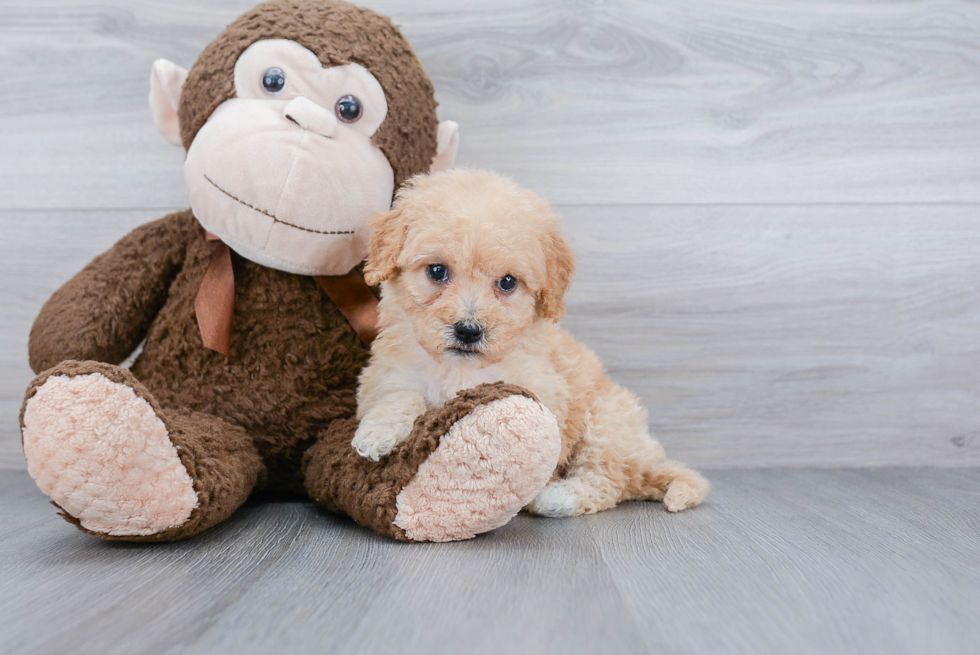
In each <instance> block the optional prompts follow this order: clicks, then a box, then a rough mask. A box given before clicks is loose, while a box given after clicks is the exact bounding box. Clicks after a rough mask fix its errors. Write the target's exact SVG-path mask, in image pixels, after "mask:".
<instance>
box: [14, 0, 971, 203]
mask: <svg viewBox="0 0 980 655" xmlns="http://www.w3.org/2000/svg"><path fill="white" fill-rule="evenodd" d="M252 4H254V2H253V0H234V1H229V0H222V1H220V2H208V3H200V2H196V1H194V0H172V1H160V2H146V1H135V2H134V1H133V0H101V1H99V2H84V3H83V2H72V1H70V0H4V3H3V9H4V21H3V22H2V23H0V67H2V69H3V70H5V71H7V73H8V78H7V83H6V85H5V94H4V99H3V101H2V103H0V117H2V119H3V120H2V121H0V179H2V180H3V181H4V184H3V185H2V186H0V207H4V208H17V209H25V208H26V209H35V208H60V209H91V208H102V207H117V208H118V207H168V206H174V205H185V204H186V191H185V189H184V186H183V182H182V177H181V172H180V162H181V157H182V153H181V152H180V150H179V149H174V148H172V147H170V146H168V145H167V144H166V143H165V142H164V141H163V139H162V138H161V137H160V136H159V135H158V134H156V132H155V129H154V128H153V125H152V123H151V120H150V113H149V110H148V108H147V93H148V77H149V71H150V65H151V63H152V61H153V60H154V59H155V58H157V57H167V58H170V59H172V60H174V61H176V62H177V63H179V64H181V65H184V66H190V65H191V64H192V63H193V62H194V60H195V58H196V57H197V54H198V53H199V52H200V50H201V49H202V48H203V47H204V45H205V44H206V43H207V42H208V41H209V40H211V39H212V38H213V37H214V35H215V34H217V33H218V31H219V30H220V29H221V28H222V27H223V26H224V25H225V24H227V23H228V22H229V21H231V20H232V19H234V18H235V17H236V16H237V15H238V14H239V13H240V12H242V11H243V10H244V9H246V8H248V7H250V6H251V5H252ZM369 4H370V5H371V6H372V7H373V8H375V9H377V10H378V11H381V12H384V13H387V14H389V15H391V16H392V17H393V18H394V20H395V21H396V23H398V24H399V25H401V26H402V27H403V29H404V32H405V33H406V35H407V36H408V37H409V39H410V40H411V41H412V43H413V44H414V46H415V48H416V50H417V51H418V53H419V56H420V58H421V60H422V62H423V63H424V64H425V66H426V67H427V69H428V70H429V72H430V75H431V76H432V78H433V80H434V82H435V86H436V90H437V95H438V98H439V100H440V101H441V103H442V105H441V107H440V114H441V116H442V117H443V118H452V119H454V120H457V121H458V122H460V124H461V125H462V151H461V156H460V162H461V163H463V164H465V165H472V166H480V167H487V168H494V169H497V170H500V171H502V172H505V173H508V174H511V175H513V176H515V177H516V178H517V179H518V181H520V182H521V183H522V184H524V185H527V186H530V187H531V188H533V189H534V190H536V191H538V192H540V193H542V194H544V195H545V196H546V197H547V198H549V199H550V200H552V201H554V202H559V203H564V204H574V203H586V204H588V203H600V204H608V203H690V202H696V203H719V202H720V203H729V202H744V203H773V202H784V203H785V202H794V203H820V202H974V203H976V202H980V183H978V182H980V168H978V167H977V165H976V164H977V162H978V161H980V122H978V121H977V120H976V115H977V110H978V107H980V4H977V3H976V2H969V1H966V0H961V1H949V0H935V1H923V2H914V3H913V2H899V1H895V2H881V1H878V0H867V1H856V2H837V1H834V0H814V1H811V2H782V1H779V0H764V1H756V0H752V1H749V0H737V1H728V0H726V1H722V0H669V1H665V2H642V1H640V0H613V1H601V2H600V1H571V0H568V1H559V0H542V1H538V2H527V1H523V0H476V1H473V2H467V3H466V5H465V9H464V8H463V7H461V6H460V4H459V3H458V2H452V1H450V0H430V1H428V2H424V3H419V2H408V1H407V0H375V1H374V2H371V3H369Z"/></svg>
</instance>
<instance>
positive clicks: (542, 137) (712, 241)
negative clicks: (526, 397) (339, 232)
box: [0, 0, 980, 469]
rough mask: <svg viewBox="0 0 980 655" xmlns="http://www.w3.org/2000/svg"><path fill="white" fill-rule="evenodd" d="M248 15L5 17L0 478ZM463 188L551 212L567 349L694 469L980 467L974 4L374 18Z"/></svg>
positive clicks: (169, 9)
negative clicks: (646, 416)
mask: <svg viewBox="0 0 980 655" xmlns="http://www.w3.org/2000/svg"><path fill="white" fill-rule="evenodd" d="M252 4H254V3H253V2H252V0H236V1H230V0H228V1H220V2H206V3H205V2H197V1H192V0H175V1H166V2H152V3H151V2H140V1H133V0H125V1H123V0H111V1H107V0H98V1H93V2H85V3H73V2H66V1H64V0H62V1H58V2H54V1H49V0H2V2H0V11H2V14H3V20H2V21H0V71H2V72H3V91H2V93H0V468H8V469H9V468H15V469H17V468H23V467H24V464H23V459H22V455H21V453H20V444H19V430H18V426H17V413H18V411H19V407H20V402H21V397H22V394H23V391H24V388H25V386H26V384H27V383H28V381H29V380H30V379H31V377H32V374H31V372H30V370H29V368H28V366H27V363H26V360H27V355H26V343H27V335H28V331H29V329H30V325H31V322H32V320H33V319H34V317H35V315H36V314H37V311H38V309H39V308H40V306H41V304H42V303H43V302H44V301H45V300H46V299H47V297H48V296H49V295H50V293H51V292H52V291H54V289H56V288H57V287H58V286H59V285H60V284H61V283H62V282H64V281H65V280H66V279H68V278H69V277H70V276H71V275H72V274H73V273H74V272H76V271H77V270H78V269H79V268H80V267H82V266H83V265H84V264H85V263H86V262H87V261H89V260H90V259H91V258H92V257H93V256H95V255H96V254H98V253H99V252H101V251H102V250H104V249H105V248H107V247H108V246H110V245H111V244H112V243H113V242H114V241H115V240H116V239H118V238H119V237H120V236H122V235H123V234H124V233H125V232H126V231H128V230H129V229H131V228H132V227H134V226H136V225H138V224H140V223H142V222H144V221H147V220H150V219H153V218H156V217H159V216H161V215H163V214H164V213H166V212H168V211H171V210H174V209H180V208H184V207H186V206H187V204H188V201H187V193H186V190H185V188H184V185H183V180H182V173H181V163H182V157H183V152H182V151H181V150H180V149H177V148H173V147H171V146H169V145H168V144H167V143H166V142H165V141H164V140H163V138H162V137H160V136H159V135H158V134H157V132H156V130H155V128H154V126H153V123H152V120H151V117H150V112H149V109H148V106H147V94H148V90H149V82H148V80H149V71H150V66H151V64H152V62H153V60H154V59H155V58H157V57H166V58H169V59H172V60H173V61H175V62H177V63H179V64H181V65H183V66H185V67H189V66H190V65H191V64H193V62H194V59H195V57H196V56H197V54H198V53H199V51H200V50H201V49H202V48H203V46H204V45H205V44H206V43H207V42H208V41H209V40H210V39H212V38H213V37H214V36H215V35H216V34H217V33H218V32H219V31H220V29H221V28H222V27H223V26H224V25H225V24H227V23H228V22H229V21H230V20H232V19H233V18H234V17H236V16H237V15H238V14H239V13H240V12H241V11H243V10H244V9H246V8H248V7H249V6H251V5H252ZM368 4H370V6H372V7H373V8H375V9H377V10H378V11H381V12H384V13H387V14H389V15H390V16H392V17H393V18H394V20H395V22H396V23H398V24H399V25H400V26H402V29H403V31H404V32H405V34H406V35H407V36H408V38H409V39H410V40H411V41H412V43H413V44H414V46H415V48H416V50H417V52H418V54H419V57H420V58H421V60H422V62H423V63H424V64H425V66H426V68H427V69H428V71H429V73H430V75H431V76H432V78H433V81H434V83H435V87H436V92H437V97H438V99H439V101H440V103H441V106H440V116H441V117H442V118H450V119H454V120H457V121H458V122H459V123H460V124H461V126H462V132H461V136H462V142H461V155H460V157H459V163H460V164H462V165H466V166H475V167H486V168H492V169H496V170H498V171H501V172H504V173H507V174H509V175H512V176H513V177H515V178H516V179H517V180H518V181H519V182H520V183H521V184H523V185H526V186H528V187H530V188H531V189H533V190H535V191H536V192H538V193H540V194H542V195H543V196H544V197H546V198H547V199H548V200H549V201H551V202H552V203H553V204H554V205H556V206H557V207H558V208H559V210H560V211H561V212H562V213H563V215H564V216H565V219H566V228H567V232H568V234H569V236H570V238H571V240H572V241H573V243H574V244H575V245H576V247H577V250H578V252H579V255H580V260H581V264H580V268H579V272H578V275H577V277H576V279H575V282H574V284H573V287H572V290H571V293H570V298H569V308H570V311H569V316H568V318H567V320H566V325H567V327H568V328H570V329H571V330H572V331H573V332H574V333H575V334H576V335H578V336H579V337H580V338H581V339H582V340H583V341H585V342H586V343H587V344H589V345H590V346H591V347H592V348H594V349H595V350H596V351H597V352H598V353H599V355H600V356H601V357H602V359H603V360H604V361H605V362H606V365H607V367H608V369H609V372H610V374H611V375H612V376H613V377H614V378H615V379H616V380H618V381H620V382H622V383H624V384H627V385H628V386H630V387H631V388H633V389H634V390H635V391H636V392H637V393H639V394H640V395H641V397H642V398H643V400H644V402H645V403H646V404H647V406H648V407H649V409H650V413H651V425H652V427H653V429H654V430H655V431H656V433H657V435H658V436H659V437H660V439H661V440H662V441H663V442H664V444H665V445H666V447H667V449H668V452H669V453H670V454H671V455H672V456H674V457H676V458H679V459H683V460H686V461H687V462H689V463H690V464H692V465H697V466H702V467H707V468H718V467H754V466H775V465H780V466H841V465H843V466H880V465H896V464H897V465H922V464H925V465H939V466H964V465H970V466H976V465H978V464H980V4H978V3H977V2H965V1H960V2H956V1H944V2H932V1H923V2H898V1H868V2H861V1H857V0H855V1H837V2H835V1H833V0H811V1H808V2H793V1H784V0H758V1H754V2H749V1H744V2H738V1H733V2H720V1H718V2H713V1H710V0H693V1H692V0H672V1H664V2H639V1H632V2H631V1H619V0H609V1H605V2H603V1H598V0H597V1H594V2H589V1H585V0H579V1H573V0H568V1H565V2H559V1H543V2H517V1H515V0H478V1H474V2H466V3H461V2H458V1H451V0H427V1H425V2H418V1H407V0H404V1H393V0H371V2H370V3H368Z"/></svg>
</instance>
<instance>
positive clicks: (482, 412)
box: [394, 395, 561, 541]
mask: <svg viewBox="0 0 980 655" xmlns="http://www.w3.org/2000/svg"><path fill="white" fill-rule="evenodd" d="M560 450H561V436H560V434H559V430H558V421H557V420H556V419H555V417H554V415H553V414H552V413H551V412H549V411H548V410H547V409H545V408H544V406H542V405H541V404H540V403H539V402H537V401H536V400H533V399H531V398H529V397H527V396H524V395H510V396H507V397H505V398H501V399H499V400H493V401H492V402H489V403H487V404H483V405H479V406H477V407H476V408H474V409H473V410H472V411H471V412H470V413H469V414H467V415H466V416H464V417H462V418H460V419H459V420H458V421H456V422H455V423H454V424H453V425H452V427H450V428H449V431H448V432H446V433H445V434H444V435H443V436H442V439H441V440H440V443H439V447H438V448H437V449H436V450H435V452H433V453H432V454H431V455H429V457H428V459H426V460H425V461H424V462H422V464H421V466H419V469H418V472H417V473H416V475H415V477H414V478H413V479H412V480H411V482H409V483H408V484H407V485H406V486H405V487H404V488H403V489H402V491H401V493H399V494H398V497H397V499H396V501H395V503H396V509H397V511H398V513H397V515H396V517H395V521H394V524H395V525H396V526H397V527H399V528H401V529H402V530H404V531H405V536H406V537H407V538H408V539H411V540H412V541H456V540H460V539H470V538H472V537H474V536H475V535H477V534H480V533H483V532H488V531H490V530H493V529H494V528H498V527H500V526H502V525H504V524H505V523H507V522H508V521H510V520H511V519H512V518H513V517H514V515H516V514H517V513H518V512H519V511H520V510H521V508H522V507H524V506H525V505H526V504H527V503H528V502H530V501H531V499H533V498H534V496H535V495H536V494H537V493H538V492H539V491H540V490H541V489H542V488H543V487H544V486H545V485H546V484H547V483H548V480H549V479H550V478H551V475H552V473H553V472H554V470H555V466H556V465H557V464H558V456H559V452H560Z"/></svg>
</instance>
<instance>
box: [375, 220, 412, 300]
mask: <svg viewBox="0 0 980 655" xmlns="http://www.w3.org/2000/svg"><path fill="white" fill-rule="evenodd" d="M368 223H369V224H370V226H371V246H370V249H369V251H368V259H367V263H366V264H364V281H365V282H367V283H368V284H369V285H370V286H372V287H373V286H375V285H377V284H381V283H382V282H384V281H385V280H387V279H388V278H390V277H391V276H392V275H394V274H395V271H397V270H398V255H400V254H401V251H402V246H404V245H405V235H406V234H407V232H408V221H407V220H406V219H405V216H404V214H403V213H402V211H401V210H399V209H393V210H391V211H388V212H384V213H382V214H375V215H374V216H373V217H371V219H370V220H369V221H368Z"/></svg>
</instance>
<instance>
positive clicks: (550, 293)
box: [541, 231, 575, 323]
mask: <svg viewBox="0 0 980 655" xmlns="http://www.w3.org/2000/svg"><path fill="white" fill-rule="evenodd" d="M545 261H546V262H547V272H546V273H545V283H544V286H543V287H542V288H541V315H542V316H543V317H545V318H550V319H551V320H552V321H554V322H555V323H557V322H558V321H560V320H561V317H562V316H564V315H565V292H566V291H568V285H569V283H570V282H571V280H572V273H573V272H574V271H575V253H573V252H572V249H571V247H570V246H569V245H568V242H567V241H565V239H564V238H563V237H562V236H561V234H559V233H558V232H557V231H556V232H553V233H552V234H551V235H550V237H549V238H548V241H547V242H546V243H545Z"/></svg>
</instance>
